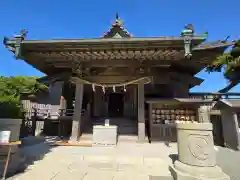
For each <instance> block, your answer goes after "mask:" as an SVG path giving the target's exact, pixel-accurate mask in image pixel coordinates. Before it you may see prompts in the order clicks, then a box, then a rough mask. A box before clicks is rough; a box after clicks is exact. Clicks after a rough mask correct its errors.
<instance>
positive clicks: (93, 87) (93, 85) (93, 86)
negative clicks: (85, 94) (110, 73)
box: [92, 84, 96, 92]
mask: <svg viewBox="0 0 240 180" xmlns="http://www.w3.org/2000/svg"><path fill="white" fill-rule="evenodd" d="M92 89H93V91H94V92H95V91H96V89H95V84H92Z"/></svg>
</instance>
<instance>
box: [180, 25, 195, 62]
mask: <svg viewBox="0 0 240 180" xmlns="http://www.w3.org/2000/svg"><path fill="white" fill-rule="evenodd" d="M184 28H185V29H184V30H183V31H182V33H181V36H182V37H183V38H184V50H185V57H186V58H187V59H191V57H192V52H191V50H192V38H193V35H194V26H193V24H188V25H186V26H184Z"/></svg>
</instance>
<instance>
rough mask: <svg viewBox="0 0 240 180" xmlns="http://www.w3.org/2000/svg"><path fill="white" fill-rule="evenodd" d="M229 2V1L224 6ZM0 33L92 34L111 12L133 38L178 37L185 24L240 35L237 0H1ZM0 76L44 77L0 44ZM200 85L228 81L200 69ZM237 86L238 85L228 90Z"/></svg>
mask: <svg viewBox="0 0 240 180" xmlns="http://www.w3.org/2000/svg"><path fill="white" fill-rule="evenodd" d="M226 2H228V4H226ZM0 6H1V11H0V22H1V28H0V37H1V38H3V37H4V36H7V37H11V36H13V35H14V34H16V33H18V32H19V31H20V30H21V29H23V28H25V29H27V30H28V36H27V38H28V39H54V38H93V37H99V36H101V35H102V34H103V32H105V31H107V30H108V28H109V27H110V25H111V22H112V21H113V20H114V18H115V14H116V12H118V13H119V16H120V17H121V19H123V20H124V23H125V27H126V28H127V29H128V31H130V32H131V33H132V34H133V35H134V36H140V37H148V36H164V35H166V36H167V35H169V36H174V35H176V36H178V35H179V34H180V33H181V30H182V29H183V27H184V25H186V24H188V23H192V24H194V27H195V31H196V33H199V34H201V33H204V32H206V31H208V32H209V38H208V40H219V39H220V40H221V39H224V38H226V36H228V35H230V36H231V40H232V39H236V38H239V37H240V21H239V17H240V11H239V7H240V1H239V0H229V1H225V0H199V1H193V0H181V1H179V0H165V1H163V0H147V1H146V0H145V1H144V0H118V1H117V0H71V1H66V0H65V1H64V0H41V1H37V0H22V1H16V0H2V1H1V2H0ZM0 75H3V76H10V75H13V76H14V75H27V76H31V75H36V76H41V75H43V74H42V73H41V72H39V71H37V70H36V69H33V68H32V67H31V66H29V65H27V64H26V63H25V62H24V61H21V60H15V58H14V57H13V54H12V53H10V52H9V51H8V50H7V49H6V48H5V47H4V45H3V44H2V45H0ZM197 76H198V77H200V78H203V79H205V81H204V83H202V84H201V85H200V86H198V87H195V88H193V89H192V91H200V92H206V91H207V92H212V91H213V92H215V91H218V90H219V89H220V88H222V87H224V86H225V85H226V84H227V82H226V80H225V79H224V78H223V75H222V73H212V74H208V73H206V72H204V71H203V72H200V73H199V74H197ZM239 90H240V86H237V87H235V88H234V89H233V90H232V91H234V92H236V91H239Z"/></svg>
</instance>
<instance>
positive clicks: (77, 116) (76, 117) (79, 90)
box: [71, 83, 83, 141]
mask: <svg viewBox="0 0 240 180" xmlns="http://www.w3.org/2000/svg"><path fill="white" fill-rule="evenodd" d="M82 101H83V84H80V83H76V91H75V106H74V114H73V123H72V134H71V140H72V141H78V140H79V137H80V134H81V132H80V129H81V128H80V127H81V118H82V116H81V112H82Z"/></svg>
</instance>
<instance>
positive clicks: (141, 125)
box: [137, 82, 145, 142]
mask: <svg viewBox="0 0 240 180" xmlns="http://www.w3.org/2000/svg"><path fill="white" fill-rule="evenodd" d="M137 94H138V96H137V97H138V140H139V142H144V141H145V113H144V110H145V108H144V83H142V82H140V83H139V84H138V93H137Z"/></svg>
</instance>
